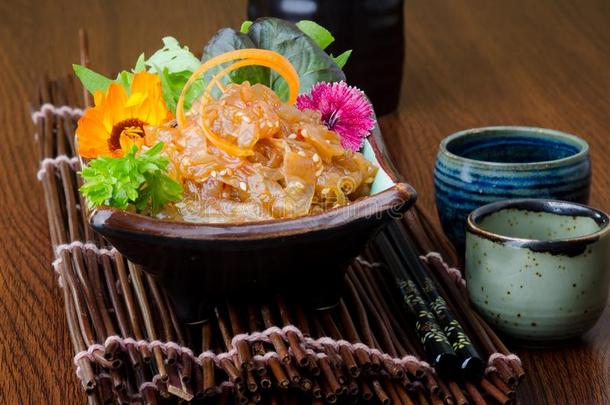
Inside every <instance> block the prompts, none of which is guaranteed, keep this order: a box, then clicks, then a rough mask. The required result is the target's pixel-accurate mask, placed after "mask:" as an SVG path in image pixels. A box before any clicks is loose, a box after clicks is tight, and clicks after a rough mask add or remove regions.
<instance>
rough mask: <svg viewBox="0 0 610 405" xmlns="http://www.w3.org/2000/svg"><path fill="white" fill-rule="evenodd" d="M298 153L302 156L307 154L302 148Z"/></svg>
mask: <svg viewBox="0 0 610 405" xmlns="http://www.w3.org/2000/svg"><path fill="white" fill-rule="evenodd" d="M297 154H298V155H299V156H302V157H305V156H307V155H306V154H305V152H303V151H302V150H300V151H298V152H297Z"/></svg>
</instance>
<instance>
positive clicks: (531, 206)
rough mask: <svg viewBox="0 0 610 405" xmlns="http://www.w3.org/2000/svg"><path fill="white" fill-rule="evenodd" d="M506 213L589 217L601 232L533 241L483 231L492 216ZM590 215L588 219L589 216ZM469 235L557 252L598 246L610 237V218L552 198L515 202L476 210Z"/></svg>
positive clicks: (471, 216)
mask: <svg viewBox="0 0 610 405" xmlns="http://www.w3.org/2000/svg"><path fill="white" fill-rule="evenodd" d="M506 209H517V210H521V211H530V212H545V213H549V214H555V215H574V216H588V217H589V218H591V219H593V220H594V221H595V222H596V223H597V224H598V225H599V229H598V230H596V231H595V232H592V233H588V234H586V235H582V236H575V237H568V238H554V239H529V238H517V237H512V236H506V235H502V234H499V233H496V232H493V231H489V230H486V229H483V228H482V227H481V226H480V221H481V220H482V219H483V218H485V217H486V216H488V215H491V214H494V213H496V212H500V211H502V210H506ZM587 214H588V215H587ZM466 231H467V232H468V233H471V234H474V235H476V236H480V237H483V238H485V239H488V240H492V241H497V242H502V243H505V244H509V245H511V246H515V247H524V248H529V249H531V250H534V251H543V252H548V251H553V248H561V247H565V246H567V245H569V244H575V243H577V244H582V243H585V244H590V243H594V242H597V241H598V240H599V239H601V238H602V237H603V236H606V235H607V234H609V233H610V217H609V216H608V214H606V213H605V212H603V211H601V210H599V209H597V208H593V207H590V206H588V205H584V204H579V203H575V202H569V201H562V200H554V199H550V198H515V199H509V200H503V201H496V202H492V203H490V204H486V205H483V206H481V207H479V208H477V209H475V210H473V211H472V212H471V213H470V214H469V215H468V219H467V222H466Z"/></svg>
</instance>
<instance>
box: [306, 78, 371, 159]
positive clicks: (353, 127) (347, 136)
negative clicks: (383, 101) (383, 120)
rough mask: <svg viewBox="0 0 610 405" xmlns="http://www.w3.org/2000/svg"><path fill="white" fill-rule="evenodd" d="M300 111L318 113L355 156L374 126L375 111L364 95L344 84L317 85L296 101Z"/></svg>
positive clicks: (321, 83) (324, 83)
mask: <svg viewBox="0 0 610 405" xmlns="http://www.w3.org/2000/svg"><path fill="white" fill-rule="evenodd" d="M297 108H299V109H300V110H305V109H309V110H316V111H319V112H320V113H321V114H322V121H323V122H324V124H325V125H326V126H327V127H328V129H330V130H331V131H335V132H336V133H337V134H339V136H340V137H341V145H342V146H343V147H344V148H346V149H351V150H353V151H355V152H356V151H358V150H360V148H361V147H362V143H363V141H364V138H366V137H367V136H368V135H369V133H370V131H371V130H372V129H373V127H374V126H375V119H374V118H373V117H374V115H373V107H372V106H371V103H370V102H369V101H368V99H367V98H366V96H365V95H364V93H363V92H362V91H361V90H360V89H358V88H356V87H352V86H348V85H347V83H345V82H343V81H341V82H334V83H326V82H319V83H316V84H315V85H313V87H312V88H311V91H310V92H309V93H306V94H301V95H300V96H299V97H298V98H297Z"/></svg>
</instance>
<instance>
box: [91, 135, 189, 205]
mask: <svg viewBox="0 0 610 405" xmlns="http://www.w3.org/2000/svg"><path fill="white" fill-rule="evenodd" d="M163 146H164V144H163V142H159V143H157V144H156V145H154V146H153V147H152V148H150V149H148V150H146V151H144V152H142V153H140V154H139V155H136V152H137V147H136V146H134V147H133V148H132V149H131V150H130V151H129V152H127V153H126V154H125V155H124V156H123V157H120V158H108V157H99V158H97V159H93V160H91V161H90V162H89V164H88V165H87V166H86V167H85V168H83V170H82V171H81V173H80V174H81V176H82V178H83V185H82V186H81V188H80V191H81V193H82V194H83V196H85V198H86V199H87V203H88V204H89V206H90V207H91V208H93V207H97V206H100V205H108V206H111V207H116V208H121V209H126V208H128V207H129V206H130V205H133V206H134V207H135V208H136V209H137V210H138V211H139V212H142V211H146V212H150V213H152V214H155V213H157V212H159V210H160V209H161V208H163V206H164V205H165V204H167V203H168V202H175V201H179V200H180V199H181V198H182V186H181V185H180V184H179V183H177V182H175V181H174V180H173V179H171V178H170V177H169V176H168V175H167V166H168V164H169V160H168V159H167V157H166V156H164V155H161V154H160V153H161V151H162V150H163Z"/></svg>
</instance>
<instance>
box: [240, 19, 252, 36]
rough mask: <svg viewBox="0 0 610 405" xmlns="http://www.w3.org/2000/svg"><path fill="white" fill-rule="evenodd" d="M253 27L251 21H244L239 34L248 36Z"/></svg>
mask: <svg viewBox="0 0 610 405" xmlns="http://www.w3.org/2000/svg"><path fill="white" fill-rule="evenodd" d="M251 25H252V21H250V20H246V21H244V22H243V23H241V27H239V32H241V33H242V34H247V33H248V30H249V29H250V26H251Z"/></svg>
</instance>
